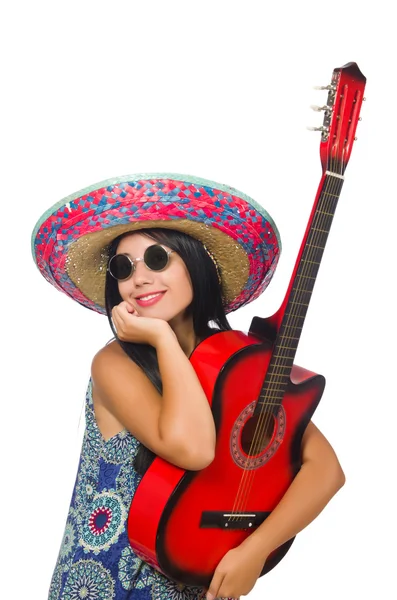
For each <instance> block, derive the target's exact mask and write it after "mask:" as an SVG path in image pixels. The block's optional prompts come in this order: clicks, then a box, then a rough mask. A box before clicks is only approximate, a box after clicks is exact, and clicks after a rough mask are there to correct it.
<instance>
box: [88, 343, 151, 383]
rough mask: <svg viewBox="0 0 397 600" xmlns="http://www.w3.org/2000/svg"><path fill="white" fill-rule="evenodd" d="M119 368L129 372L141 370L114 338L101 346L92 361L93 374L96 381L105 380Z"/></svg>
mask: <svg viewBox="0 0 397 600" xmlns="http://www.w3.org/2000/svg"><path fill="white" fill-rule="evenodd" d="M118 369H127V370H128V371H129V372H134V371H136V372H138V371H139V372H140V371H141V370H140V368H139V367H138V365H137V364H136V363H135V362H134V361H133V360H132V359H131V358H130V357H129V356H128V355H127V354H126V353H125V352H124V350H123V349H122V347H121V346H120V344H119V343H118V341H117V340H113V341H111V342H109V343H108V344H106V346H104V347H103V348H101V349H100V350H99V351H98V352H97V353H96V354H95V356H94V357H93V359H92V362H91V375H92V378H93V380H94V381H96V382H98V381H100V380H103V378H104V377H107V376H108V375H109V374H111V373H115V371H117V370H118Z"/></svg>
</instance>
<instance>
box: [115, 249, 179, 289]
mask: <svg viewBox="0 0 397 600" xmlns="http://www.w3.org/2000/svg"><path fill="white" fill-rule="evenodd" d="M155 246H158V247H160V248H162V249H163V250H164V252H165V253H166V254H167V262H166V264H165V265H164V267H163V268H162V269H151V268H150V267H149V265H148V264H147V263H146V262H145V254H146V252H147V251H148V250H149V249H150V248H154V247H155ZM173 252H174V250H167V249H166V248H164V246H163V245H162V244H152V245H151V246H148V247H147V248H146V250H145V252H144V254H143V257H142V258H131V256H130V255H129V254H127V253H126V252H122V253H121V254H115V255H114V256H112V258H111V259H110V261H109V264H108V268H107V270H108V271H109V273H110V275H111V276H112V277H113V279H115V280H116V281H127V279H130V277H132V276H133V274H134V271H135V270H136V266H135V263H137V262H139V261H142V260H143V262H144V263H145V266H146V268H147V269H149V271H154V272H160V271H164V269H166V268H167V266H168V263H169V262H170V254H172V253H173ZM116 256H126V257H127V258H128V260H129V261H130V263H131V273H130V274H129V275H128V277H124V278H123V279H119V278H118V277H115V276H114V275H113V273H112V271H111V270H110V264H111V262H112V260H113V259H114V258H115V257H116Z"/></svg>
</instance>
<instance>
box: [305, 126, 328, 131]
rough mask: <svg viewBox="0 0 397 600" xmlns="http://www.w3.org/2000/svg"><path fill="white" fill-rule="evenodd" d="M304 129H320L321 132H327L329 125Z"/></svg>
mask: <svg viewBox="0 0 397 600" xmlns="http://www.w3.org/2000/svg"><path fill="white" fill-rule="evenodd" d="M306 129H308V130H309V131H321V133H328V132H329V127H324V126H323V125H322V126H321V127H306Z"/></svg>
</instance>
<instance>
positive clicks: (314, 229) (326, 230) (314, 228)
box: [311, 227, 329, 234]
mask: <svg viewBox="0 0 397 600" xmlns="http://www.w3.org/2000/svg"><path fill="white" fill-rule="evenodd" d="M311 231H321V233H326V234H328V233H329V229H319V228H318V227H311Z"/></svg>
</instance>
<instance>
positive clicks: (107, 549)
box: [48, 380, 203, 600]
mask: <svg viewBox="0 0 397 600" xmlns="http://www.w3.org/2000/svg"><path fill="white" fill-rule="evenodd" d="M85 416H86V429H85V433H84V439H83V445H82V451H81V456H80V461H79V467H78V472H77V477H76V483H75V486H74V490H73V495H72V500H71V504H70V508H69V514H68V519H67V523H66V528H65V533H64V536H63V540H62V544H61V548H60V551H59V556H58V560H57V563H56V566H55V570H54V574H53V577H52V581H51V587H50V592H49V597H48V598H49V600H111V599H115V600H127V598H134V600H135V599H137V600H139V599H141V600H197V599H198V598H200V597H201V595H202V593H203V588H199V587H188V586H181V585H177V584H175V583H173V582H172V581H170V580H169V579H167V578H166V577H164V576H163V575H162V574H160V573H158V572H157V571H156V570H154V569H153V568H152V567H150V566H149V565H148V564H146V563H145V562H143V561H142V560H140V559H139V558H138V557H137V556H136V555H135V553H134V552H133V551H132V549H131V547H130V544H129V541H128V536H127V530H126V519H127V517H128V511H129V507H130V503H131V500H132V497H133V495H134V492H135V490H136V488H137V485H138V483H139V480H140V476H139V474H138V473H137V472H136V470H135V469H134V467H133V459H134V458H135V455H136V453H137V451H138V447H139V442H138V440H137V439H136V438H135V437H134V436H133V435H132V434H131V433H129V432H128V431H127V430H124V431H122V432H120V433H118V434H117V435H115V436H113V437H112V438H110V439H109V440H108V441H107V442H105V441H104V439H103V437H102V435H101V433H100V430H99V428H98V425H97V422H96V420H95V413H94V405H93V401H92V385H91V380H90V382H89V385H88V389H87V395H86V408H85Z"/></svg>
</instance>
